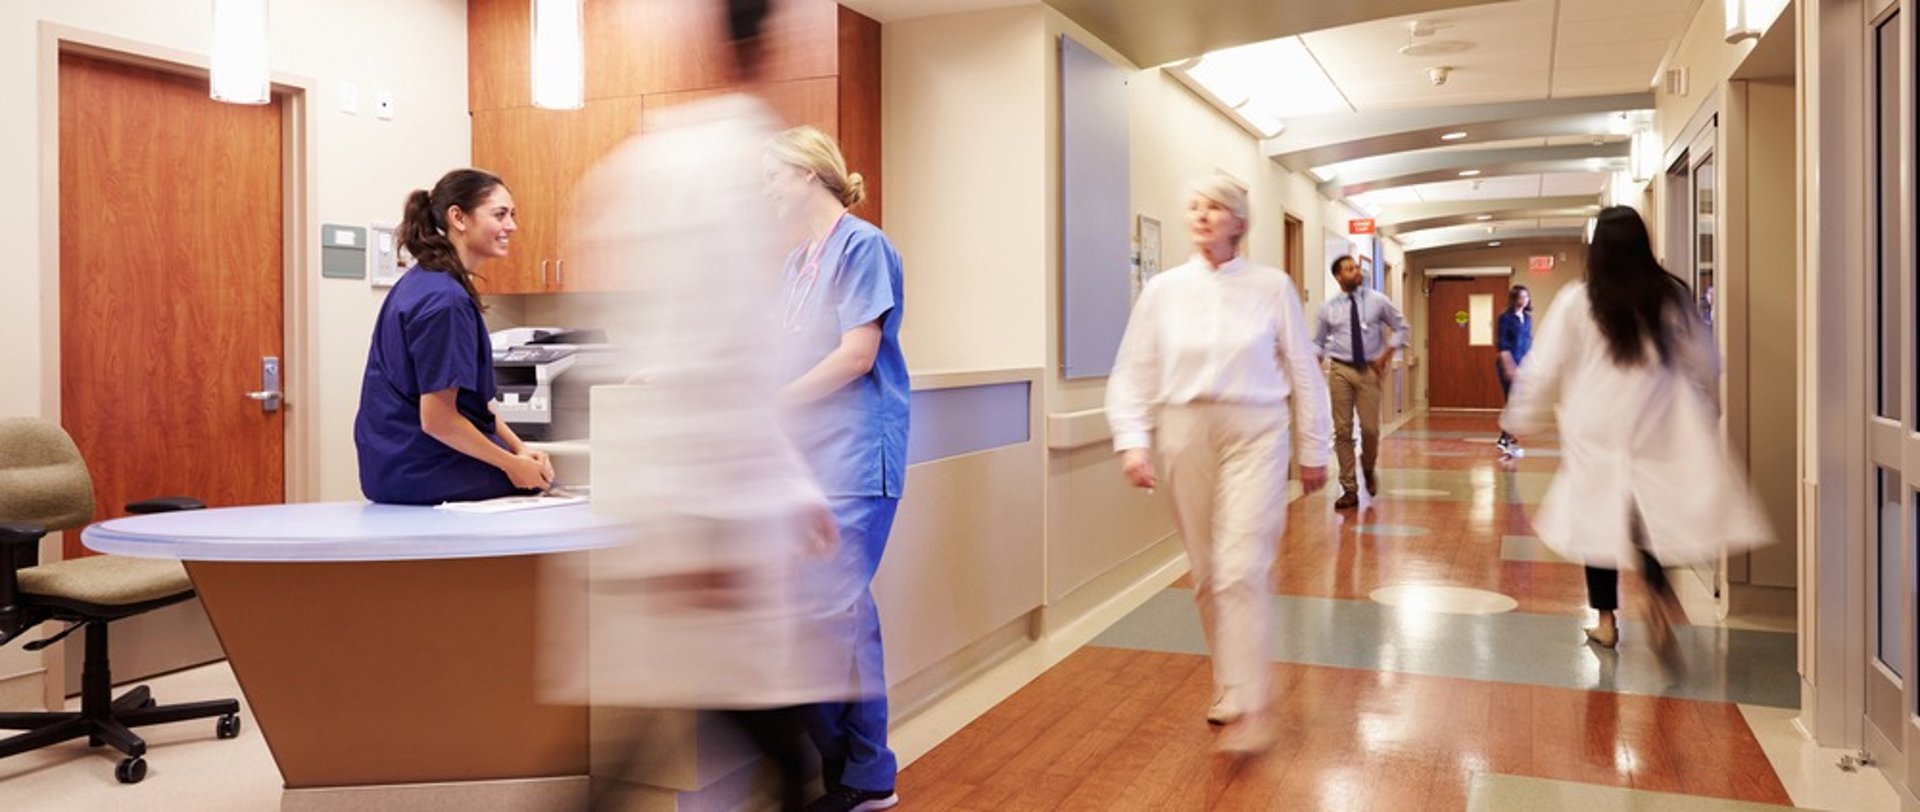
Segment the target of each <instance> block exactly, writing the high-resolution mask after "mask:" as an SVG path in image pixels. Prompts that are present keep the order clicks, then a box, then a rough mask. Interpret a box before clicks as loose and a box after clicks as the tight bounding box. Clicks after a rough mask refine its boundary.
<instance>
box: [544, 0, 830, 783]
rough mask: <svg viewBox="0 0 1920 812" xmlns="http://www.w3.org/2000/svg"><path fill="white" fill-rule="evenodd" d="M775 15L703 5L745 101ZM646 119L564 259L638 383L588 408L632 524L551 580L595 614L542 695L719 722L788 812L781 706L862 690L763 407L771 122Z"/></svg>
mask: <svg viewBox="0 0 1920 812" xmlns="http://www.w3.org/2000/svg"><path fill="white" fill-rule="evenodd" d="M768 6H769V2H768V0H731V1H729V0H715V2H713V3H711V4H710V5H709V8H710V9H712V10H713V12H714V15H713V19H712V20H710V22H711V23H712V24H713V30H714V31H716V32H719V31H725V32H727V35H728V37H727V41H728V42H729V43H731V46H732V53H733V54H734V56H735V59H736V62H737V65H738V68H739V79H740V80H741V83H742V84H744V85H746V86H748V87H751V86H752V85H751V82H752V81H753V79H754V78H755V76H756V75H757V70H756V68H757V66H758V64H759V61H760V45H759V43H760V42H761V41H762V37H761V33H760V27H761V24H762V21H763V20H764V19H765V18H766V16H767V15H768V13H769V8H768ZM652 115H657V118H651V117H650V120H649V122H648V128H647V131H646V132H645V133H643V134H642V135H640V136H637V137H635V138H633V139H630V140H629V141H628V142H627V143H625V144H623V145H621V146H620V147H618V148H616V149H615V150H613V151H612V152H611V153H609V154H608V155H607V156H606V157H605V158H604V159H603V160H602V161H601V162H600V163H598V164H597V165H596V166H595V167H594V168H593V169H592V170H591V171H590V172H589V173H588V175H587V176H586V178H585V179H584V180H583V181H582V185H581V189H580V192H579V194H578V197H577V199H576V201H575V206H574V212H573V214H574V216H575V218H576V224H577V228H576V230H575V235H574V236H575V244H574V249H573V250H574V251H575V256H576V257H578V260H577V261H578V262H579V263H580V264H581V265H583V266H585V267H584V268H583V270H585V271H587V272H589V273H591V274H592V275H593V276H594V277H595V278H597V279H599V280H602V281H603V282H604V283H606V284H607V286H608V287H611V288H613V289H614V291H615V292H614V293H610V294H604V295H600V296H598V297H597V298H596V299H595V304H596V307H597V310H598V311H599V317H600V318H601V319H602V321H603V323H604V324H605V325H606V326H607V328H608V334H609V337H610V338H611V339H612V341H613V343H614V344H615V345H616V347H617V349H618V351H619V352H620V353H621V355H620V363H621V364H623V365H625V366H626V367H627V368H629V369H632V370H635V372H634V373H633V374H632V376H631V377H630V378H629V381H628V383H629V384H630V385H628V386H623V387H599V388H596V391H595V393H594V395H593V397H594V403H593V413H592V421H593V428H592V442H593V456H592V470H593V475H592V483H591V485H592V492H591V495H592V500H593V509H594V510H595V511H596V512H601V513H608V514H611V515H615V516H619V517H624V518H629V519H631V520H632V521H633V536H632V541H631V542H630V543H628V544H625V545H622V546H619V547H614V548H609V549H602V550H595V551H593V552H592V553H591V554H590V555H589V556H585V557H571V558H568V559H567V560H568V562H569V563H570V564H572V565H573V566H575V567H581V566H582V565H584V566H583V568H576V569H571V570H569V569H566V568H565V567H564V565H563V566H562V567H560V568H557V569H556V571H555V572H554V577H553V578H551V579H550V580H549V582H548V586H549V587H550V588H551V589H552V590H553V595H552V598H553V600H554V601H556V602H559V603H564V602H565V601H566V600H568V599H569V597H570V595H577V594H578V590H579V589H581V588H582V587H584V588H585V591H586V604H587V606H586V611H587V613H588V618H587V622H585V623H584V624H572V623H566V622H564V621H563V622H561V623H559V624H558V627H557V628H556V627H549V628H550V629H551V630H552V632H553V633H554V634H556V635H558V636H559V637H557V638H556V642H557V645H556V649H557V650H559V651H561V652H574V653H575V655H576V656H575V658H574V660H573V661H574V662H578V661H579V660H580V659H583V658H580V657H578V656H577V654H578V652H580V651H581V650H582V646H584V651H585V654H586V656H585V657H584V659H585V661H586V662H587V664H588V665H587V667H586V670H585V672H584V673H578V672H577V669H575V672H572V673H570V672H568V670H567V669H565V668H550V669H549V671H548V676H549V678H550V680H551V682H550V683H549V686H550V688H551V689H552V690H553V692H554V695H555V696H556V698H558V699H562V700H570V701H586V700H591V703H592V704H593V705H594V706H595V707H629V708H701V709H720V710H728V711H731V713H729V714H728V717H729V718H731V719H733V720H734V721H736V722H738V723H739V725H740V727H741V728H742V729H743V730H744V731H745V732H746V733H747V734H748V736H750V737H751V738H752V739H753V740H754V742H755V743H756V744H757V745H758V746H759V747H760V748H761V749H762V751H763V752H764V753H765V754H766V755H768V756H770V757H772V758H773V759H774V760H775V761H776V763H777V765H778V767H779V768H780V769H781V771H782V775H783V779H784V780H783V787H782V793H783V797H782V804H783V806H784V807H785V808H787V809H799V808H801V807H802V806H803V804H804V802H805V797H804V792H805V787H804V786H803V785H802V782H803V781H804V780H805V778H806V775H805V773H804V770H805V769H806V759H805V757H804V756H803V753H804V749H803V748H804V736H803V728H802V720H801V718H800V713H799V710H798V708H796V707H793V706H798V705H802V704H805V703H812V702H821V701H829V700H841V699H846V698H848V697H849V696H850V695H851V694H852V692H853V685H852V683H851V679H850V678H849V676H848V674H847V673H846V671H847V669H846V666H845V662H844V658H843V657H836V656H834V655H835V654H836V653H837V652H836V650H835V647H833V646H831V645H828V644H827V643H826V641H823V640H821V639H820V635H819V634H818V633H817V632H818V629H819V628H820V626H821V622H822V617H823V616H824V615H825V614H826V613H827V612H828V610H829V607H828V606H827V605H826V604H825V602H824V601H825V597H826V596H825V594H824V592H825V590H823V589H821V588H820V587H819V586H818V585H817V584H816V583H814V581H813V579H811V577H810V576H811V574H812V571H813V569H814V568H817V567H818V566H820V564H819V561H820V560H824V557H825V556H826V555H827V554H828V553H830V552H831V549H832V546H833V545H834V544H835V543H837V536H836V534H835V533H834V530H833V525H832V522H831V518H832V517H831V515H830V514H829V513H828V512H827V509H826V500H825V497H824V495H823V494H822V493H821V491H820V489H819V487H818V486H817V485H816V484H815V481H814V479H813V476H812V474H811V472H810V471H809V469H808V466H807V465H806V461H805V460H804V459H803V458H802V456H801V454H800V453H799V451H798V450H797V449H796V448H795V447H794V446H793V444H792V443H791V441H789V440H788V439H787V438H786V435H785V434H784V433H783V432H782V431H781V429H780V420H779V418H780V415H779V412H778V407H777V402H776V397H777V395H778V393H779V391H780V389H781V387H782V385H784V384H785V383H786V380H785V377H784V374H783V373H784V371H783V369H782V367H781V364H780V359H781V356H782V352H781V347H782V344H783V341H784V338H783V337H782V336H781V334H780V331H779V329H778V326H777V325H778V322H777V318H776V316H775V314H774V312H773V308H772V307H771V306H770V305H769V303H770V302H773V301H774V300H775V297H776V292H777V289H778V284H779V276H778V269H779V267H780V261H781V255H782V249H783V247H784V246H783V245H782V244H781V243H780V242H779V240H778V226H777V223H776V222H775V219H774V213H773V210H772V207H771V206H770V205H769V204H768V202H767V200H766V198H765V197H764V195H762V194H761V178H760V156H761V152H762V150H763V149H764V148H765V146H766V144H767V141H768V139H769V138H771V137H773V136H774V135H775V134H776V133H778V132H779V131H780V129H781V122H780V121H779V119H778V118H777V117H776V116H775V115H774V113H773V112H772V110H771V109H770V108H769V107H768V106H767V105H766V104H765V103H764V102H762V101H761V100H760V99H759V98H758V97H757V96H755V95H752V94H751V93H746V92H729V93H723V94H720V95H717V96H713V97H710V98H705V99H701V100H696V101H690V102H687V103H685V104H682V105H679V106H676V107H672V108H669V109H667V110H665V111H664V112H661V113H658V114H650V116H652ZM570 589H571V590H574V592H572V593H569V592H568V590H570ZM561 617H562V618H564V617H565V615H564V613H562V614H561ZM581 626H584V630H583V629H582V628H580V627H581ZM566 635H574V636H576V637H579V636H582V635H583V636H584V639H575V640H573V641H571V642H572V643H573V645H572V646H568V645H566V644H565V643H566V640H565V636H566ZM557 659H559V658H557ZM641 746H642V743H641V742H640V741H639V740H638V738H636V739H634V740H631V741H627V742H624V743H622V744H618V745H615V749H621V748H625V749H627V750H629V751H631V752H638V751H639V748H640V747H641ZM683 755H686V756H688V757H690V756H691V754H683ZM616 758H617V759H618V760H629V759H630V758H631V757H630V756H628V757H616ZM663 758H664V757H663ZM606 760H607V759H603V758H600V757H598V756H596V762H603V761H606ZM642 766H645V765H642ZM629 769H631V768H629ZM599 802H601V803H605V802H606V801H605V799H601V800H600V801H599Z"/></svg>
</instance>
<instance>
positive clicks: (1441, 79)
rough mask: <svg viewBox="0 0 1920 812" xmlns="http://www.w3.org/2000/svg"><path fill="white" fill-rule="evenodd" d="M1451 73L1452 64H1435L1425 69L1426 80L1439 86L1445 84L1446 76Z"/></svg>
mask: <svg viewBox="0 0 1920 812" xmlns="http://www.w3.org/2000/svg"><path fill="white" fill-rule="evenodd" d="M1452 74H1453V66H1451V65H1435V66H1434V67H1431V68H1428V69H1427V81H1429V82H1432V83H1433V86H1434V87H1439V86H1441V85H1444V84H1446V83H1447V77H1448V76H1451V75H1452Z"/></svg>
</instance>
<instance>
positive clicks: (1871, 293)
mask: <svg viewBox="0 0 1920 812" xmlns="http://www.w3.org/2000/svg"><path fill="white" fill-rule="evenodd" d="M1871 5H1872V6H1875V7H1878V9H1879V10H1878V11H1875V10H1873V9H1871V8H1870V9H1869V12H1868V13H1869V14H1870V15H1872V19H1871V20H1869V23H1868V28H1867V31H1866V43H1865V44H1866V46H1867V47H1866V48H1865V49H1863V50H1864V51H1865V54H1864V57H1865V60H1866V65H1867V71H1866V76H1867V86H1868V91H1869V93H1870V96H1869V98H1870V99H1871V102H1870V104H1869V105H1868V117H1869V119H1868V120H1869V124H1870V126H1869V127H1867V128H1866V129H1867V132H1865V133H1863V136H1864V138H1865V139H1866V143H1865V144H1864V147H1865V150H1866V156H1867V166H1868V171H1867V189H1868V199H1867V212H1868V216H1867V222H1866V223H1865V224H1864V225H1866V226H1867V228H1866V232H1867V237H1868V251H1867V256H1868V257H1869V263H1868V267H1867V273H1868V274H1869V277H1868V279H1867V295H1868V301H1867V303H1866V304H1867V308H1866V312H1867V314H1868V318H1866V319H1864V320H1863V321H1864V322H1865V325H1864V326H1865V327H1866V331H1867V335H1866V347H1867V352H1868V359H1869V361H1870V366H1869V368H1868V371H1867V375H1868V381H1867V405H1868V407H1869V411H1868V414H1867V418H1868V419H1867V454H1866V464H1867V466H1868V468H1867V470H1866V471H1865V472H1864V473H1865V474H1866V475H1867V487H1868V491H1867V495H1868V498H1869V499H1870V500H1871V507H1870V511H1871V516H1870V517H1869V524H1868V525H1867V527H1868V528H1869V532H1868V533H1867V537H1866V539H1865V543H1866V549H1865V550H1863V551H1862V552H1863V553H1864V555H1865V560H1866V564H1867V579H1866V580H1867V583H1866V584H1865V586H1866V590H1867V594H1866V598H1867V601H1866V603H1867V626H1866V634H1867V640H1866V647H1865V651H1866V654H1867V658H1866V659H1867V663H1866V669H1865V673H1866V680H1867V685H1866V697H1865V699H1866V702H1865V706H1866V707H1865V710H1866V720H1865V721H1866V726H1865V729H1866V741H1865V746H1866V749H1867V751H1868V752H1869V753H1870V754H1872V755H1873V756H1874V757H1875V759H1876V760H1878V761H1880V762H1881V763H1882V764H1886V765H1888V766H1889V767H1897V768H1898V769H1896V774H1897V773H1898V772H1907V770H1906V769H1905V768H1906V767H1907V764H1906V761H1905V759H1904V757H1903V755H1902V754H1910V753H1913V752H1914V751H1915V750H1916V749H1920V748H1915V747H1910V746H1908V742H1910V741H1920V726H1917V724H1916V723H1920V714H1917V711H1920V705H1917V704H1916V703H1917V701H1920V698H1917V697H1916V696H1915V694H1914V693H1913V691H1914V685H1913V684H1912V683H1913V682H1914V681H1913V680H1908V679H1907V676H1908V675H1910V674H1912V673H1914V672H1913V669H1914V649H1915V646H1914V639H1915V638H1914V633H1915V623H1914V615H1913V612H1914V596H1913V588H1914V570H1913V568H1914V565H1915V556H1914V538H1915V535H1914V534H1915V527H1916V518H1920V517H1916V514H1915V500H1914V492H1915V488H1916V486H1920V434H1915V433H1914V425H1915V424H1914V405H1915V403H1916V402H1920V400H1916V399H1915V398H1914V397H1912V395H1913V394H1914V389H1915V387H1916V386H1920V372H1916V370H1915V368H1914V365H1913V359H1914V353H1913V351H1912V347H1913V343H1912V342H1913V339H1912V323H1913V314H1914V307H1913V305H1914V302H1913V299H1912V297H1913V294H1914V292H1915V285H1914V278H1913V264H1912V261H1911V259H1910V258H1909V256H1908V254H1907V251H1908V246H1909V244H1910V242H1911V235H1912V230H1913V222H1912V217H1911V214H1910V212H1911V208H1910V206H1909V201H1910V200H1911V197H1910V195H1911V187H1910V186H1909V185H1908V183H1907V179H1906V178H1904V177H1903V172H1902V170H1903V168H1904V166H1905V165H1906V161H1909V160H1911V159H1912V138H1913V134H1912V128H1911V124H1910V122H1909V120H1908V119H1907V115H1909V113H1907V112H1904V107H1905V102H1904V99H1905V98H1907V97H1908V94H1910V93H1911V89H1910V87H1909V84H1908V79H1907V68H1906V61H1907V59H1906V54H1907V53H1908V48H1909V45H1908V43H1909V42H1910V40H1908V39H1907V37H1906V34H1905V32H1904V30H1903V29H1904V27H1905V23H1904V21H1903V19H1902V18H1903V16H1904V15H1902V14H1901V13H1900V9H1899V3H1891V2H1882V3H1873V4H1871ZM1907 774H1908V778H1909V779H1911V778H1912V777H1913V775H1914V774H1913V773H1911V772H1907ZM1909 786H1911V783H1909Z"/></svg>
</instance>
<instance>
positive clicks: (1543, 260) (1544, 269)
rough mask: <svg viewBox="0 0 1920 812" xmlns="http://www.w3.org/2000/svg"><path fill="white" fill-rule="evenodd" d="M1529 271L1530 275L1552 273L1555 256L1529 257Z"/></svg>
mask: <svg viewBox="0 0 1920 812" xmlns="http://www.w3.org/2000/svg"><path fill="white" fill-rule="evenodd" d="M1527 271H1528V272H1529V273H1552V272H1553V255H1552V254H1548V255H1546V256H1540V257H1527Z"/></svg>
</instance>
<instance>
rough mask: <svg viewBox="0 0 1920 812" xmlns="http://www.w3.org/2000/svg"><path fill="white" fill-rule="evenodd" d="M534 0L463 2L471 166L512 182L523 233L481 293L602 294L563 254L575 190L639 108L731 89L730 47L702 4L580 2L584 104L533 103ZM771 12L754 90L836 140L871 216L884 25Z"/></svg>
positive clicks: (876, 184)
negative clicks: (859, 179) (862, 186)
mask: <svg viewBox="0 0 1920 812" xmlns="http://www.w3.org/2000/svg"><path fill="white" fill-rule="evenodd" d="M531 6H532V3H531V0H470V2H469V3H468V11H467V25H468V34H467V41H468V51H469V53H468V59H469V65H468V71H467V73H468V88H469V95H468V100H469V103H470V104H471V106H472V110H473V162H474V165H475V166H478V167H480V168H483V169H487V170H490V171H493V172H496V173H498V174H499V175H500V177H501V178H502V179H503V180H505V181H506V183H507V186H508V188H510V189H511V190H512V191H513V196H514V202H515V204H516V206H517V207H518V208H519V218H518V219H519V226H520V229H519V231H518V232H516V233H515V235H514V240H513V246H512V248H511V249H510V250H509V255H508V258H507V259H506V260H505V261H503V262H498V263H494V265H493V266H492V267H491V269H490V270H489V272H488V274H487V276H488V278H487V279H486V280H484V281H483V282H482V283H481V290H482V291H483V292H485V293H489V294H502V293H543V292H554V291H584V290H598V289H602V287H603V286H602V285H601V284H600V283H599V282H598V281H597V280H593V279H589V278H586V277H585V276H584V271H583V269H578V268H573V267H569V263H568V262H567V255H568V253H569V252H568V250H567V247H566V246H567V239H568V235H567V228H568V224H569V223H570V222H571V220H572V218H571V216H570V212H569V211H568V209H569V208H570V206H571V205H572V202H573V199H574V196H575V191H576V187H577V185H578V183H579V181H580V179H581V177H582V176H584V175H585V174H586V172H587V170H588V169H589V168H591V167H592V166H593V164H594V163H595V162H597V161H598V160H599V159H600V158H601V157H602V156H604V155H605V154H606V153H607V152H608V151H609V150H611V149H613V148H614V147H615V146H616V145H618V144H620V143H621V142H622V141H623V140H625V139H626V138H627V137H629V136H631V135H633V134H634V133H635V132H636V131H637V130H638V128H639V127H640V126H642V125H643V124H644V121H645V119H646V118H647V117H648V116H651V115H655V114H657V113H658V112H660V111H662V110H665V109H668V108H671V107H673V106H675V105H679V104H685V103H687V102H690V101H696V100H698V99H701V98H706V97H710V96H713V95H716V94H719V93H724V92H727V91H728V90H729V89H730V87H729V82H730V81H731V79H730V77H729V75H728V73H729V70H730V68H729V66H730V64H731V57H730V55H729V54H727V53H725V52H723V51H719V50H716V49H718V48H722V47H725V46H723V45H721V43H722V42H723V39H722V38H721V37H720V36H719V35H718V33H717V26H719V25H721V24H722V23H721V21H720V19H719V17H718V16H717V15H716V14H715V13H714V9H715V8H716V7H715V5H714V4H713V3H712V2H711V0H586V2H585V13H586V18H585V20H586V35H585V45H586V68H587V75H586V83H587V84H586V105H585V107H584V108H582V109H580V110H542V109H538V108H535V107H532V106H531V90H530V84H531V79H530V72H531V67H530V65H531V56H530V54H529V53H528V49H529V43H530V40H531V36H532V24H531V16H532V15H531ZM779 8H780V11H779V12H778V13H777V15H776V16H775V18H773V19H771V20H769V21H768V26H767V29H766V30H767V37H766V43H765V46H764V47H765V49H766V69H765V71H764V77H763V78H765V79H766V80H767V83H766V84H764V85H762V87H761V93H762V95H763V96H764V97H765V98H766V100H767V102H768V103H769V104H770V105H771V106H772V107H773V108H774V110H775V111H776V112H777V113H779V114H780V116H781V118H782V119H784V120H785V121H786V122H788V123H790V124H795V125H797V124H811V125H813V126H816V127H819V128H820V129H821V130H823V131H825V132H826V133H828V134H829V135H833V136H834V137H835V138H837V139H839V140H840V141H841V146H842V149H843V150H844V151H845V152H846V155H847V162H848V164H849V166H850V167H851V168H852V169H853V170H854V171H857V172H860V173H861V174H862V175H863V176H865V178H866V181H867V191H868V195H867V197H868V200H867V202H866V203H864V204H862V205H861V207H860V208H859V209H858V213H859V215H860V216H861V217H864V218H866V219H868V220H871V221H873V222H875V223H878V222H879V221H880V197H879V192H880V24H879V23H877V22H874V21H873V20H871V19H868V18H866V17H864V16H861V15H860V14H857V13H855V12H852V11H849V10H847V9H844V8H842V7H841V6H840V5H839V4H837V3H835V2H832V0H792V1H791V2H786V3H783V4H781V5H780V7H779Z"/></svg>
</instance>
